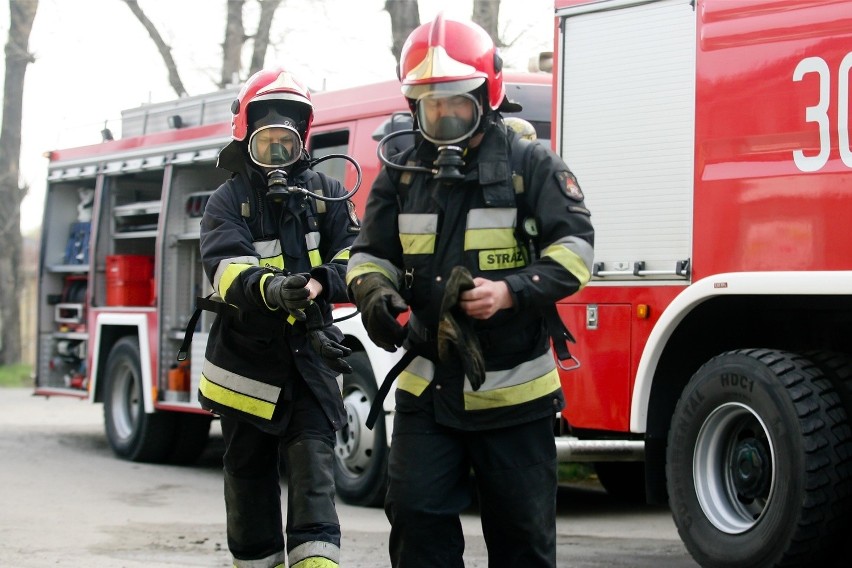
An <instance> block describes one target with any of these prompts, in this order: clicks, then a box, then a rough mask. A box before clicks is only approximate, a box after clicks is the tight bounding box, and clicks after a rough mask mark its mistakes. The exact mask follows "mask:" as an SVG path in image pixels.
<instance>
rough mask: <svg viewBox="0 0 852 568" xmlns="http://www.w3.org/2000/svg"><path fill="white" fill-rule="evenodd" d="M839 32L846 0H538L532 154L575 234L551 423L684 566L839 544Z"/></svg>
mask: <svg viewBox="0 0 852 568" xmlns="http://www.w3.org/2000/svg"><path fill="white" fill-rule="evenodd" d="M850 22H852V2H849V1H833V2H829V1H826V2H810V1H803V0H597V1H596V0H556V2H555V24H556V25H555V30H556V35H555V45H554V69H555V71H554V82H553V84H554V100H553V102H554V120H553V125H554V135H553V146H554V148H555V149H556V150H557V152H558V153H560V154H561V155H562V156H563V158H564V159H565V161H566V162H567V163H568V165H569V166H570V167H571V169H572V170H573V172H574V173H575V174H576V176H577V178H578V179H579V182H580V185H581V187H582V189H583V192H584V194H585V196H586V204H587V205H588V207H589V209H590V210H591V212H592V219H593V222H594V225H595V261H594V270H593V277H592V281H591V282H590V284H589V285H588V286H587V287H586V288H585V289H584V290H582V291H581V292H580V293H578V294H576V295H574V296H572V297H570V298H568V299H567V300H566V301H564V302H562V303H561V304H560V305H559V311H560V314H561V316H562V318H563V320H564V321H565V322H566V324H567V325H568V327H569V328H570V329H571V330H572V331H573V333H574V335H575V336H576V337H577V344H576V346H574V348H573V352H574V353H575V354H576V356H577V359H579V361H580V367H579V368H578V369H576V370H574V371H570V372H564V373H562V382H563V390H564V392H565V395H566V402H567V407H566V409H565V411H564V412H563V413H562V417H561V423H562V426H563V428H564V431H565V432H566V433H567V434H569V435H570V436H572V437H574V438H576V439H577V440H578V441H580V442H585V443H586V444H587V445H590V444H593V443H594V442H599V443H601V444H611V445H615V446H617V447H618V450H617V451H616V452H613V453H612V455H611V456H610V457H609V458H606V457H605V456H600V455H599V456H596V457H594V458H593V459H594V460H600V461H598V463H599V467H598V472H599V475H600V477H601V481H602V482H604V484H605V485H606V484H607V483H609V484H610V485H611V487H612V488H613V489H615V488H616V487H618V488H620V489H621V490H623V491H625V492H633V491H635V489H636V488H637V486H638V487H639V488H642V489H643V490H644V491H645V493H646V497H647V499H648V500H649V501H650V502H655V503H668V505H669V507H670V508H671V511H672V515H673V519H674V522H675V524H676V526H677V529H678V531H679V534H680V536H681V538H682V540H683V542H684V543H685V545H686V547H687V549H688V550H689V552H690V553H691V555H692V556H693V557H694V559H695V560H696V561H697V562H698V563H699V564H700V565H702V566H709V567H723V566H724V567H726V568H730V567H747V566H748V567H768V566H782V565H783V566H814V565H825V560H824V554H826V553H828V554H830V555H841V556H842V554H843V550H844V549H845V548H846V547H848V544H846V543H845V542H843V541H842V540H841V539H844V538H845V539H846V540H847V541H848V535H849V517H850V514H852V502H850V498H851V497H852V493H850V488H852V487H851V486H850V475H852V461H850V460H852V453H850V449H852V446H851V445H850V440H852V438H850V436H852V434H850V418H849V417H850V416H852V404H850V403H852V396H850V395H852V382H850V381H852V379H850V377H852V364H850V362H852V238H850V231H849V225H848V223H849V219H850V218H852V145H850V114H849V113H850V102H852V100H850V95H849V93H850V79H852V76H850V69H852V26H850ZM630 441H633V442H636V443H638V444H640V445H641V447H640V448H636V452H635V453H631V452H630V451H629V450H630V447H629V446H627V445H625V444H626V443H627V442H630ZM617 454H618V455H617ZM625 457H626V458H627V460H626V461H623V460H624V458H625ZM637 458H638V459H637ZM846 562H848V557H847V560H846Z"/></svg>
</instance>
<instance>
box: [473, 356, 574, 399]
mask: <svg viewBox="0 0 852 568" xmlns="http://www.w3.org/2000/svg"><path fill="white" fill-rule="evenodd" d="M560 388H561V383H560V382H559V372H558V371H557V370H556V361H555V359H554V356H553V350H552V349H548V350H547V352H545V353H543V354H541V355H539V356H538V357H536V358H535V359H533V360H531V361H525V362H523V363H521V364H520V365H518V366H517V367H514V368H512V369H507V370H504V371H488V372H486V373H485V382H484V383H483V384H482V387H481V388H480V389H479V390H478V391H473V390H472V389H471V387H470V383H469V382H467V381H466V382H465V391H464V407H465V410H484V409H488V408H500V407H504V406H514V405H518V404H522V403H524V402H529V401H531V400H535V399H537V398H541V397H543V396H547V395H548V394H550V393H552V392H554V391H555V390H558V389H560Z"/></svg>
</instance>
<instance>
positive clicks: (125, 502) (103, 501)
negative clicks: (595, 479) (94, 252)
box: [0, 388, 697, 568]
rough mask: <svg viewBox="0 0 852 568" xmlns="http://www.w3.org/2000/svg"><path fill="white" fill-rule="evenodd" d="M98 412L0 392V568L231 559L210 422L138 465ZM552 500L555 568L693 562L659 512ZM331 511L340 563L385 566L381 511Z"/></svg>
mask: <svg viewBox="0 0 852 568" xmlns="http://www.w3.org/2000/svg"><path fill="white" fill-rule="evenodd" d="M102 411H103V409H102V406H101V405H100V404H95V405H93V404H89V403H88V402H86V401H80V400H75V399H69V398H63V397H53V398H50V399H45V398H42V397H35V396H32V394H31V391H30V390H29V389H21V388H6V389H3V388H0V566H3V567H6V568H36V567H38V568H43V567H46V566H56V567H66V568H82V567H85V568H142V567H146V568H175V567H181V566H183V567H191V566H206V567H229V566H231V563H230V555H229V554H228V551H227V545H226V541H225V522H224V519H225V513H224V503H223V500H222V474H221V463H220V457H221V452H222V440H221V435H220V433H219V431H218V428H217V425H216V423H214V427H213V432H212V438H211V442H210V445H209V447H208V449H207V451H206V452H205V454H204V455H203V456H202V458H201V460H200V461H199V463H197V464H196V465H194V466H192V467H176V466H162V465H149V464H138V463H131V462H127V461H122V460H119V459H117V458H116V457H114V455H113V454H112V452H111V450H110V448H109V446H108V444H107V441H106V438H105V436H104V433H103V423H102ZM558 505H559V513H558V514H559V518H558V527H557V531H558V536H557V538H558V550H557V555H558V565H559V567H560V568H562V567H565V568H569V567H570V568H603V567H607V568H618V567H624V568H651V567H653V568H685V567H695V566H697V564H696V563H695V562H694V561H693V560H692V559H691V557H690V556H689V555H688V553H687V552H686V549H685V548H684V546H683V544H682V543H681V541H680V539H679V538H678V536H677V532H676V530H675V528H674V524H673V522H672V520H671V515H670V513H669V511H668V510H667V509H665V508H660V507H648V506H642V507H637V506H632V505H625V504H622V503H618V502H617V501H615V500H613V499H611V498H610V497H609V496H607V495H606V494H605V493H604V492H603V491H602V490H601V489H600V488H599V487H597V486H589V487H576V486H565V487H562V488H560V492H559V502H558ZM338 512H339V515H340V519H341V525H342V527H343V543H342V562H341V566H342V567H344V568H377V567H379V568H380V567H385V566H389V562H388V558H387V532H388V523H387V520H386V519H385V516H384V512H383V511H381V510H380V509H369V508H362V507H351V506H348V505H345V504H340V505H339V507H338ZM463 526H464V528H465V534H466V542H467V548H466V552H465V564H466V567H467V568H486V566H487V555H486V551H485V545H484V541H483V539H482V533H481V530H480V527H479V520H478V517H477V515H476V511H475V510H471V511H469V512H467V513H466V514H465V515H464V518H463ZM519 568H521V567H519Z"/></svg>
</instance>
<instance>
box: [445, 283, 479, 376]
mask: <svg viewBox="0 0 852 568" xmlns="http://www.w3.org/2000/svg"><path fill="white" fill-rule="evenodd" d="M473 287H474V284H473V276H471V274H470V272H469V271H468V270H467V268H465V267H463V266H456V267H454V268H453V270H452V272H451V273H450V277H449V278H448V279H447V287H446V288H445V289H444V297H443V298H442V299H441V312H440V320H439V322H438V357H439V358H440V359H441V361H443V362H445V363H446V362H448V361H449V360H450V359H451V358H452V357H453V354H454V353H453V352H455V355H456V356H458V357H459V359H461V362H462V368H463V369H464V374H465V375H467V379H468V380H469V381H470V386H471V387H472V388H473V390H479V387H481V386H482V383H484V382H485V358H484V357H483V355H482V347H481V346H480V345H479V338H478V337H477V335H476V330H475V329H474V326H473V321H472V320H471V318H470V317H469V316H468V315H467V314H465V313H464V312H462V311H461V309H460V308H459V307H458V303H459V294H461V293H462V292H464V291H465V290H470V289H472V288H473Z"/></svg>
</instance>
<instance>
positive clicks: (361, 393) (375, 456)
mask: <svg viewBox="0 0 852 568" xmlns="http://www.w3.org/2000/svg"><path fill="white" fill-rule="evenodd" d="M346 360H347V361H348V362H349V364H350V365H352V371H353V372H352V373H350V374H348V375H343V405H344V406H345V408H346V417H347V424H346V426H344V427H343V429H341V430H340V431H339V432H338V433H337V445H336V447H335V449H334V455H335V459H334V482H335V485H336V486H337V494H338V495H339V496H340V498H341V499H342V500H343V501H344V502H346V503H349V504H350V505H360V506H364V507H380V506H382V505H383V504H384V502H385V490H386V488H387V460H388V445H387V436H386V435H385V421H384V418H383V417H382V416H380V417H379V419H378V420H377V421H376V424H375V425H374V426H373V429H372V430H370V429H369V428H367V426H366V422H367V414H368V413H369V412H370V405H372V403H373V400H374V399H375V398H376V392H377V391H378V385H377V384H376V379H375V377H374V376H373V371H372V367H370V360H369V358H368V357H367V354H366V353H364V352H363V351H360V352H355V353H352V355H350V356H349V357H347V358H346Z"/></svg>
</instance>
